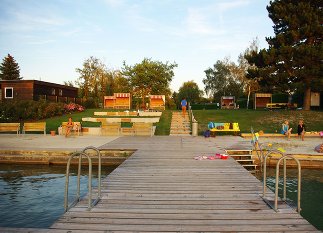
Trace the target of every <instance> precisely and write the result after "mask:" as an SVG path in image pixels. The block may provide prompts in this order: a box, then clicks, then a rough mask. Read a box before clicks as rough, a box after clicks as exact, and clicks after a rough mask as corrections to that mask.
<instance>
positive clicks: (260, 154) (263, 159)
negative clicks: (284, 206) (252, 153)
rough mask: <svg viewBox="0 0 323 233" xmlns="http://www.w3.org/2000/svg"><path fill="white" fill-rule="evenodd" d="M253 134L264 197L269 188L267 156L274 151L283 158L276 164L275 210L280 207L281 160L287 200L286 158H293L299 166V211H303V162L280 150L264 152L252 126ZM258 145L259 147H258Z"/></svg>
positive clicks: (284, 194) (284, 195)
mask: <svg viewBox="0 0 323 233" xmlns="http://www.w3.org/2000/svg"><path fill="white" fill-rule="evenodd" d="M251 134H252V143H253V146H254V148H255V149H256V153H257V156H258V159H259V161H260V165H261V167H260V168H261V171H262V170H263V194H262V197H263V198H265V196H266V189H267V183H266V182H267V157H268V156H269V155H271V154H273V153H275V154H280V155H281V158H280V159H279V160H278V162H277V164H276V183H275V205H274V210H275V211H276V212H277V211H278V208H277V205H278V183H279V182H278V179H279V165H280V162H281V161H282V160H283V198H282V200H283V201H286V187H287V185H286V170H287V168H286V159H287V158H291V159H294V160H295V161H296V163H297V168H298V177H297V184H298V186H297V210H296V211H297V212H298V213H300V212H301V164H300V162H299V160H298V159H297V158H295V157H294V156H292V155H288V154H284V153H283V152H282V151H280V150H271V149H270V150H268V151H267V153H266V154H264V153H263V150H262V148H261V145H260V144H259V142H258V139H257V137H256V135H255V133H254V130H253V128H252V127H251ZM257 147H258V148H257Z"/></svg>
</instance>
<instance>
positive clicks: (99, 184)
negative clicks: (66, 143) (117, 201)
mask: <svg viewBox="0 0 323 233" xmlns="http://www.w3.org/2000/svg"><path fill="white" fill-rule="evenodd" d="M87 150H94V151H96V152H97V154H98V160H99V162H98V195H97V198H96V199H95V200H94V201H93V202H92V159H91V157H90V156H89V155H88V154H87V153H85V152H86V151H87ZM77 156H78V157H79V160H78V171H77V190H76V197H75V199H74V201H73V202H72V204H71V205H68V187H69V173H70V165H71V161H72V159H73V158H74V157H77ZM83 156H85V157H86V158H87V160H88V166H89V175H88V210H90V209H91V208H92V207H93V206H95V205H96V204H97V203H98V201H99V200H100V198H101V153H100V151H99V150H98V149H97V148H95V147H93V146H89V147H86V148H84V149H83V150H82V151H81V152H74V153H73V154H71V155H70V157H69V159H68V161H67V166H66V181H65V195H64V210H65V212H67V211H68V210H69V209H70V208H72V207H73V206H75V205H76V204H77V203H78V202H79V201H80V199H81V195H80V180H81V168H82V157H83Z"/></svg>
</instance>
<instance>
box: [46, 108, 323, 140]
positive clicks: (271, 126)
mask: <svg viewBox="0 0 323 233" xmlns="http://www.w3.org/2000/svg"><path fill="white" fill-rule="evenodd" d="M98 111H103V110H102V109H86V110H85V111H84V112H78V113H73V114H68V115H63V116H59V117H52V118H48V119H46V124H47V127H46V128H47V132H49V131H51V130H57V128H58V127H59V126H60V125H61V123H62V122H63V121H67V120H68V118H69V117H72V118H73V121H82V118H83V117H93V116H94V112H98ZM193 114H194V116H195V119H196V120H197V121H198V130H199V134H202V132H203V131H204V130H206V129H207V124H208V122H210V121H213V122H238V123H239V126H240V130H241V132H242V133H249V132H250V127H253V128H254V130H255V131H259V130H263V131H264V132H265V133H276V132H280V127H281V124H282V122H283V121H284V120H285V119H287V120H289V122H290V126H291V127H292V128H294V130H293V132H296V130H297V124H298V120H299V119H304V122H305V125H306V127H307V131H322V130H323V112H322V111H298V110H276V111H268V110H246V109H238V110H194V111H193ZM171 118H172V111H171V110H165V111H163V114H162V116H161V118H160V121H159V122H158V123H156V132H155V135H169V132H170V123H171ZM82 126H83V127H99V126H100V123H98V122H82Z"/></svg>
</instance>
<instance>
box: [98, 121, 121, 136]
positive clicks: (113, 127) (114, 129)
mask: <svg viewBox="0 0 323 233" xmlns="http://www.w3.org/2000/svg"><path fill="white" fill-rule="evenodd" d="M120 131H121V123H120V122H105V121H102V124H101V135H110V136H119V135H120Z"/></svg>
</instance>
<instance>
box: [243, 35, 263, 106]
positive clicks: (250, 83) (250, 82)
mask: <svg viewBox="0 0 323 233" xmlns="http://www.w3.org/2000/svg"><path fill="white" fill-rule="evenodd" d="M258 51H259V40H258V38H256V39H254V40H253V41H252V42H251V44H250V45H249V47H248V48H247V49H246V50H245V51H244V52H243V53H241V54H240V55H239V57H238V63H239V70H240V72H241V73H243V74H241V81H242V83H243V88H244V92H245V93H246V94H247V109H248V108H249V101H250V95H251V93H252V92H256V91H258V90H259V89H260V87H259V84H258V81H257V79H248V77H247V72H248V69H255V68H256V66H255V65H250V64H249V63H248V60H247V59H246V58H245V57H246V56H249V55H251V54H252V53H257V52H258Z"/></svg>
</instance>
